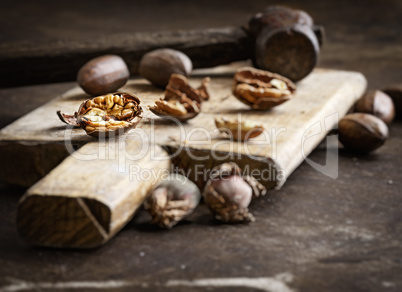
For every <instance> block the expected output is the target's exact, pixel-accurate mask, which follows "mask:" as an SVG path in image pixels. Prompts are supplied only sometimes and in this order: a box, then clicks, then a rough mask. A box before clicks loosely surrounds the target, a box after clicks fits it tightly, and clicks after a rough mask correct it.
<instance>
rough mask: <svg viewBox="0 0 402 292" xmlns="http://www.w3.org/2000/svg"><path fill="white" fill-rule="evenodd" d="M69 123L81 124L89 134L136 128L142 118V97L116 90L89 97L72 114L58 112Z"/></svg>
mask: <svg viewBox="0 0 402 292" xmlns="http://www.w3.org/2000/svg"><path fill="white" fill-rule="evenodd" d="M57 114H58V116H59V118H60V119H61V120H62V121H63V122H65V123H67V124H69V125H73V126H76V125H79V126H80V127H81V128H83V129H84V130H85V131H86V132H87V134H88V135H91V136H94V137H99V136H105V137H108V136H109V135H110V134H112V133H114V134H120V133H122V132H126V131H128V130H130V129H132V128H135V127H136V126H137V124H138V123H139V122H140V121H141V119H142V108H141V106H140V99H139V98H138V97H137V96H135V95H134V94H131V93H127V92H116V93H110V94H107V95H101V96H97V97H94V98H92V99H87V100H85V101H84V102H82V103H81V105H80V107H79V108H78V111H77V112H76V113H75V114H74V117H75V120H74V118H73V116H72V115H66V114H62V113H61V112H60V111H59V112H57Z"/></svg>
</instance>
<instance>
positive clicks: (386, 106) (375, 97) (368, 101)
mask: <svg viewBox="0 0 402 292" xmlns="http://www.w3.org/2000/svg"><path fill="white" fill-rule="evenodd" d="M355 111H356V112H360V113H367V114H372V115H375V116H376V117H378V118H380V119H381V120H383V121H384V122H385V123H386V124H388V125H389V124H390V123H391V122H392V120H393V119H394V117H395V108H394V103H393V102H392V99H391V98H390V97H389V96H388V95H387V94H385V93H384V92H382V91H379V90H372V91H369V92H368V93H366V94H365V95H363V97H362V98H360V99H359V100H358V101H357V103H356V105H355Z"/></svg>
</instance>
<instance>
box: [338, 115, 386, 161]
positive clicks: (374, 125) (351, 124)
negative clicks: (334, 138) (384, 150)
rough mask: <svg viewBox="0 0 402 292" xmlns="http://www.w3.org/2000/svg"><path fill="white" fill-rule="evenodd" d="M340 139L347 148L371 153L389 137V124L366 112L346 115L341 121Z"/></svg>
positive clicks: (339, 128)
mask: <svg viewBox="0 0 402 292" xmlns="http://www.w3.org/2000/svg"><path fill="white" fill-rule="evenodd" d="M338 131H339V141H341V143H342V144H343V145H344V146H345V148H347V149H350V150H353V151H356V152H360V153H369V152H371V151H374V150H375V149H377V148H378V147H380V146H381V145H383V144H384V142H385V140H386V139H387V138H388V127H387V125H386V124H385V123H384V122H383V121H382V120H381V119H379V118H377V117H376V116H373V115H370V114H364V113H353V114H349V115H346V116H345V117H344V118H343V119H341V120H340V121H339V125H338Z"/></svg>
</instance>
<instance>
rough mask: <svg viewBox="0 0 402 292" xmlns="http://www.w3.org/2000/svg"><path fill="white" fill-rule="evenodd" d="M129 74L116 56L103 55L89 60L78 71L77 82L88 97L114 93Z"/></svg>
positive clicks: (124, 64) (124, 82) (120, 59)
mask: <svg viewBox="0 0 402 292" xmlns="http://www.w3.org/2000/svg"><path fill="white" fill-rule="evenodd" d="M129 77H130V72H129V71H128V68H127V65H126V63H125V62H124V60H123V59H122V58H121V57H119V56H117V55H105V56H101V57H98V58H95V59H92V60H90V61H89V62H88V63H86V64H85V65H84V66H82V67H81V69H80V70H79V71H78V75H77V82H78V84H79V85H80V86H81V88H82V89H83V90H84V91H85V92H86V93H88V94H90V95H102V94H106V93H109V92H114V91H116V90H117V89H119V88H120V87H122V86H123V85H124V84H126V82H127V80H128V78H129Z"/></svg>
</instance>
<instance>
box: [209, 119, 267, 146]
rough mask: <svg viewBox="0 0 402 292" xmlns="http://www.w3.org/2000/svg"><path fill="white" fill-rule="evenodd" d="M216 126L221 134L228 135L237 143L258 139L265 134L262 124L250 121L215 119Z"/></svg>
mask: <svg viewBox="0 0 402 292" xmlns="http://www.w3.org/2000/svg"><path fill="white" fill-rule="evenodd" d="M215 126H216V127H217V128H218V130H219V131H220V132H221V133H227V134H228V135H229V136H230V137H232V138H233V139H234V140H237V141H247V140H249V139H252V138H255V137H258V136H259V135H261V134H262V133H263V132H264V126H263V125H262V124H261V123H257V122H253V121H249V120H241V121H239V120H234V119H227V118H215Z"/></svg>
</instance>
